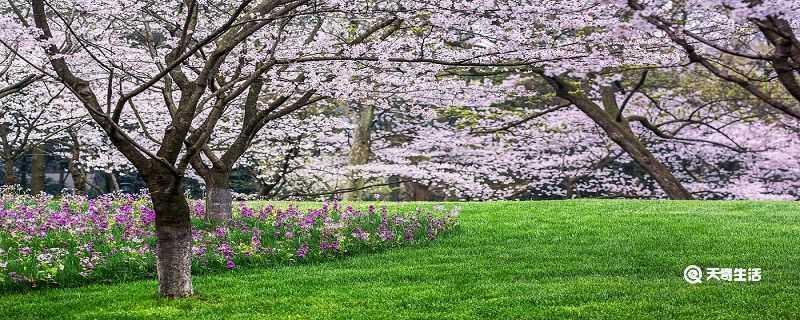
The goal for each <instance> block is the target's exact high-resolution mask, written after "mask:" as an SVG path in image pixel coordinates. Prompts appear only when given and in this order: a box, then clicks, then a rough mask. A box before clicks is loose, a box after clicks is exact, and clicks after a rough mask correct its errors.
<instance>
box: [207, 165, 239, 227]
mask: <svg viewBox="0 0 800 320" xmlns="http://www.w3.org/2000/svg"><path fill="white" fill-rule="evenodd" d="M230 178H231V171H230V170H217V169H212V171H211V172H210V173H209V174H208V175H206V176H205V177H203V179H204V181H205V182H206V219H207V220H208V221H209V222H212V223H224V222H228V221H230V220H231V219H232V218H233V195H232V193H231V183H230V180H231V179H230Z"/></svg>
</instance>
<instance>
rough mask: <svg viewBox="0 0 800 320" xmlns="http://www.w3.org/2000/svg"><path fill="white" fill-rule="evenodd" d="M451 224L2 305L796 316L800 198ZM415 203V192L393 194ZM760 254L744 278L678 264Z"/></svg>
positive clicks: (62, 311)
mask: <svg viewBox="0 0 800 320" xmlns="http://www.w3.org/2000/svg"><path fill="white" fill-rule="evenodd" d="M458 205H460V206H462V208H463V211H462V216H461V228H460V230H459V231H458V232H456V233H455V234H452V235H448V236H446V237H444V238H441V239H439V240H437V241H435V242H434V243H432V244H429V245H425V246H419V247H409V248H399V249H392V250H389V251H385V252H382V253H377V254H370V255H361V256H355V257H352V258H347V259H343V260H337V261H331V262H323V263H314V264H304V265H294V266H286V267H275V268H261V269H259V268H255V269H253V268H250V269H246V270H238V271H233V272H230V273H224V274H217V275H210V276H201V277H195V279H194V281H195V290H196V291H197V295H196V296H195V297H193V298H189V299H184V300H177V301H169V300H163V299H159V298H157V297H156V295H155V292H156V283H155V281H152V280H151V281H137V282H127V283H120V284H114V285H93V286H87V287H82V288H71V289H48V290H40V291H34V292H28V293H18V294H7V295H3V296H0V318H2V319H46V318H59V319H75V318H87V319H153V318H182V319H266V318H289V319H307V318H317V319H329V318H338V319H353V318H391V319H420V318H426V319H467V318H487V319H509V318H539V319H554V318H564V319H619V318H624V319H639V318H647V319H676V318H696V319H796V318H797V317H798V315H800V304H798V303H797V302H798V301H800V268H798V265H800V204H798V203H792V202H745V201H741V202H690V201H687V202H670V201H622V200H577V201H548V202H492V203H463V204H458ZM405 206H407V207H408V208H413V206H415V204H405ZM690 264H696V265H700V266H704V267H742V268H748V267H759V268H761V269H763V272H762V274H763V279H762V281H760V282H755V283H734V282H730V283H728V282H707V283H702V284H699V285H690V284H688V283H686V282H684V280H683V278H682V272H683V269H684V268H685V267H686V266H687V265H690Z"/></svg>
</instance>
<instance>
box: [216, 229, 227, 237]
mask: <svg viewBox="0 0 800 320" xmlns="http://www.w3.org/2000/svg"><path fill="white" fill-rule="evenodd" d="M214 235H215V236H217V238H225V236H227V235H228V229H226V228H225V227H217V228H216V229H214Z"/></svg>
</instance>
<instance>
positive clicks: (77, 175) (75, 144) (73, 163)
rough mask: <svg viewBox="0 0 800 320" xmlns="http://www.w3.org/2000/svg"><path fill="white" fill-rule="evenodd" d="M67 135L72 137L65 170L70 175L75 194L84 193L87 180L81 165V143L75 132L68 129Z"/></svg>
mask: <svg viewBox="0 0 800 320" xmlns="http://www.w3.org/2000/svg"><path fill="white" fill-rule="evenodd" d="M69 136H70V138H71V139H72V145H70V159H69V164H68V165H67V170H69V174H70V175H71V176H72V183H73V185H74V189H75V194H79V195H86V184H87V181H86V172H85V171H84V170H83V166H81V143H80V140H79V138H78V134H77V133H76V132H73V131H70V132H69Z"/></svg>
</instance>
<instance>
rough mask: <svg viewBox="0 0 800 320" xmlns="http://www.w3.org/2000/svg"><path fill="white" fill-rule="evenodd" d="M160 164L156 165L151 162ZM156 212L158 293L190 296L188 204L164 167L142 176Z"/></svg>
mask: <svg viewBox="0 0 800 320" xmlns="http://www.w3.org/2000/svg"><path fill="white" fill-rule="evenodd" d="M154 166H159V168H160V165H159V164H154ZM144 176H145V179H146V181H147V182H148V183H147V184H148V188H149V190H150V197H151V198H152V199H153V210H154V211H155V213H156V238H157V244H156V256H157V262H156V269H157V272H158V291H159V294H161V296H163V297H167V298H181V297H187V296H190V295H192V293H193V291H192V274H191V272H192V260H191V259H192V255H191V252H192V250H191V245H192V243H191V242H192V232H191V221H190V218H189V203H188V202H187V201H186V197H185V196H184V195H183V186H182V185H181V181H180V179H178V178H176V177H175V176H174V175H173V174H172V173H171V172H169V171H168V170H167V169H160V170H153V171H152V172H148V174H146V175H144Z"/></svg>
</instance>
